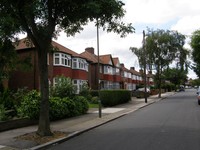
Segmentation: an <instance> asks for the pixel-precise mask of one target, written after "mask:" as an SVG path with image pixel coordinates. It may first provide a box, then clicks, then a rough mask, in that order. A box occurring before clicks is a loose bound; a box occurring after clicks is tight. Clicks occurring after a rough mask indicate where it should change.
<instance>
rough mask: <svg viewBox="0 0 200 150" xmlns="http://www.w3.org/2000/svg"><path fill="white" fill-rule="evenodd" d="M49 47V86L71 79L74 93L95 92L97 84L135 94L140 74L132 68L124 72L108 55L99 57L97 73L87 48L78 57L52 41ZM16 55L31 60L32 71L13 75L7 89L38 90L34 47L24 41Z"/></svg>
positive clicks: (36, 60)
mask: <svg viewBox="0 0 200 150" xmlns="http://www.w3.org/2000/svg"><path fill="white" fill-rule="evenodd" d="M27 43H28V44H27ZM52 47H53V48H52V50H51V51H50V52H49V53H48V54H47V61H48V62H47V64H48V71H49V72H48V78H49V84H51V85H55V84H57V82H58V80H59V78H58V77H59V76H65V77H69V78H71V79H72V83H73V84H74V85H75V86H76V89H77V93H79V92H80V90H81V87H82V85H83V84H84V83H86V84H88V86H89V87H90V88H91V89H94V90H97V89H98V83H99V87H100V89H128V90H134V89H135V88H136V85H138V84H141V83H142V75H141V73H140V72H137V71H136V70H134V67H132V68H131V69H130V70H129V69H127V68H125V66H124V64H123V63H120V61H119V58H118V57H116V58H113V57H112V55H111V54H108V55H101V56H100V57H99V70H98V56H97V55H95V54H94V48H92V47H89V48H86V49H85V51H84V52H83V53H81V54H78V53H76V52H74V51H72V50H70V49H68V48H66V47H64V46H62V45H60V44H58V43H56V42H54V41H52ZM16 51H17V54H18V55H19V57H20V59H25V58H30V60H31V68H30V69H29V70H26V71H23V70H16V71H14V72H13V73H12V74H11V77H10V79H9V87H10V88H11V89H17V88H23V87H27V88H28V89H39V85H40V84H39V83H40V81H39V71H38V57H37V51H36V48H35V46H34V45H33V44H31V42H27V39H26V38H25V39H22V40H20V41H19V44H18V45H17V46H16ZM97 76H99V80H98V78H97ZM147 77H148V79H147V81H151V82H149V85H150V84H151V85H152V84H153V81H152V79H151V78H152V76H151V75H149V76H147Z"/></svg>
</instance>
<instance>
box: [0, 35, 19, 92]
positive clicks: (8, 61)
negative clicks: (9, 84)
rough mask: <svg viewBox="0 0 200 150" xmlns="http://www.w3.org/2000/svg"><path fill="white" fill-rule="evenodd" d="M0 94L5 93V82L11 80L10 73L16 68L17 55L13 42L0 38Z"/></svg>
mask: <svg viewBox="0 0 200 150" xmlns="http://www.w3.org/2000/svg"><path fill="white" fill-rule="evenodd" d="M0 60H1V63H0V92H2V91H3V89H4V87H3V80H5V79H8V78H9V74H10V72H11V71H12V70H13V69H14V68H15V64H16V62H17V55H16V52H15V48H14V46H13V44H12V41H11V40H10V39H8V38H5V39H3V38H0Z"/></svg>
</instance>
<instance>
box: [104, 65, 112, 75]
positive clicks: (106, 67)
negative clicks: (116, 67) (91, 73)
mask: <svg viewBox="0 0 200 150" xmlns="http://www.w3.org/2000/svg"><path fill="white" fill-rule="evenodd" d="M104 74H113V68H112V67H111V66H104Z"/></svg>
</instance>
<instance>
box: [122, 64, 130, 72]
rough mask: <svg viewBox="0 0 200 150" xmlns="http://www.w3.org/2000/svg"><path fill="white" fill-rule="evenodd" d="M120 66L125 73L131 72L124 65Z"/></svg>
mask: <svg viewBox="0 0 200 150" xmlns="http://www.w3.org/2000/svg"><path fill="white" fill-rule="evenodd" d="M120 66H121V69H122V70H123V71H126V72H130V70H129V69H127V68H126V67H125V66H124V64H121V65H120Z"/></svg>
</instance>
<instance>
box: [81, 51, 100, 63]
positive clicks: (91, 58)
mask: <svg viewBox="0 0 200 150" xmlns="http://www.w3.org/2000/svg"><path fill="white" fill-rule="evenodd" d="M80 55H82V56H83V57H85V58H86V59H87V60H89V61H91V62H93V63H98V56H97V55H95V54H92V53H90V52H88V51H84V52H83V53H81V54H80ZM99 63H101V64H103V62H102V60H101V59H100V57H99Z"/></svg>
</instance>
